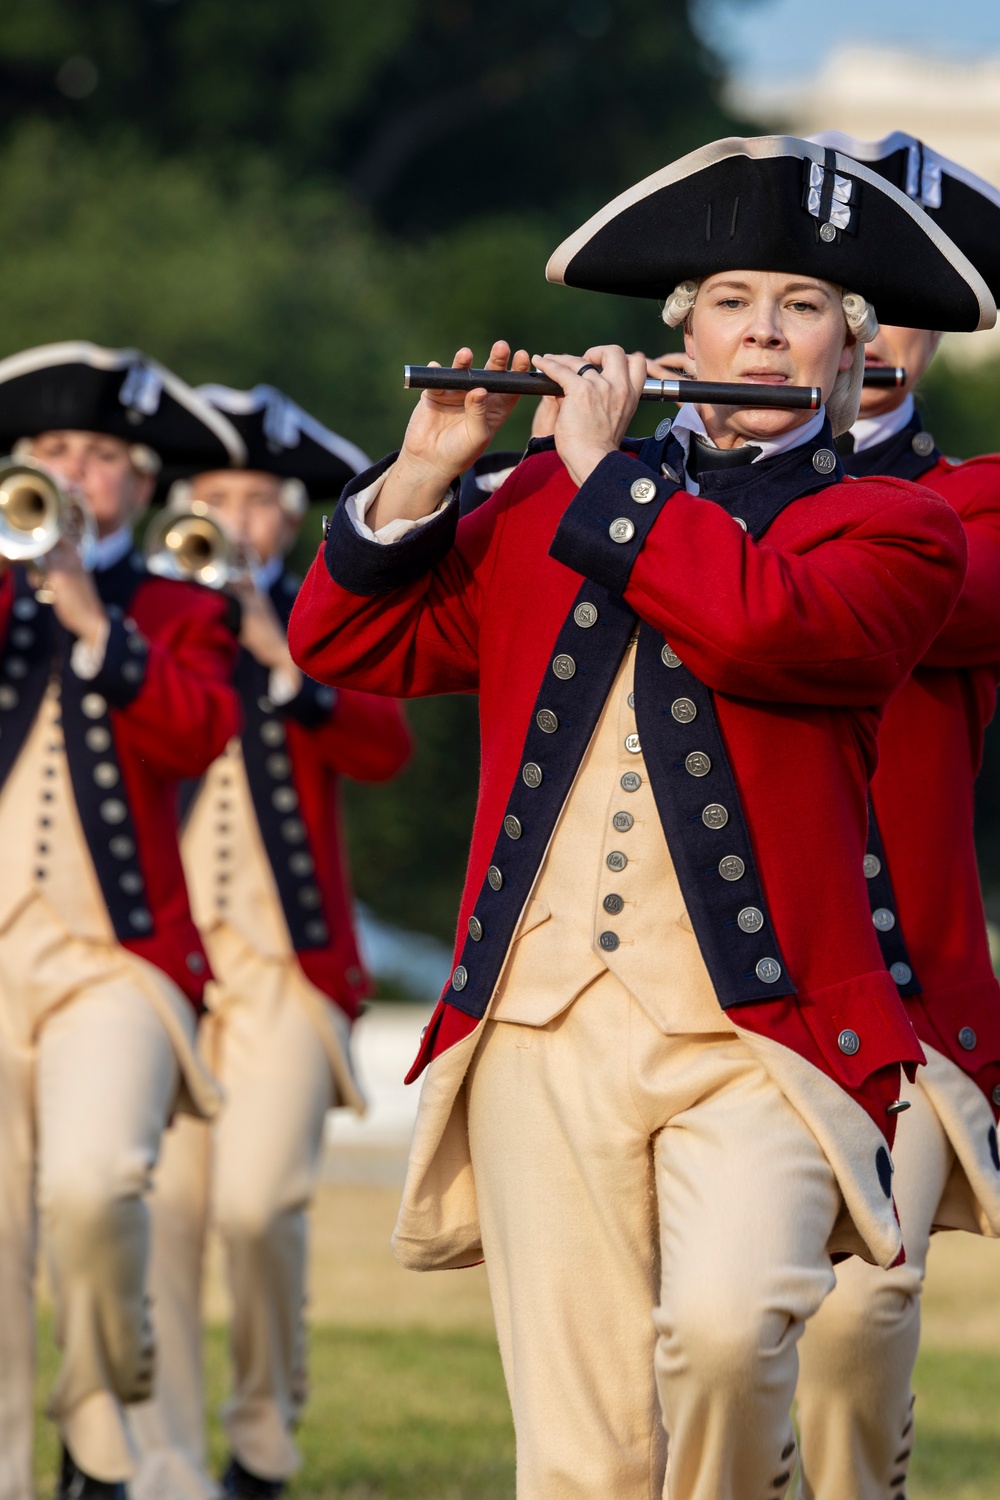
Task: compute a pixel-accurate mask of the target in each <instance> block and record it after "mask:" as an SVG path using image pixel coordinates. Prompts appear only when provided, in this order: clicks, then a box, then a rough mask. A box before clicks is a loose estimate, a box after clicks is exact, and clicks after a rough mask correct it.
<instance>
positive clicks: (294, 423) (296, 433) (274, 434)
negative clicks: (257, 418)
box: [264, 391, 302, 453]
mask: <svg viewBox="0 0 1000 1500" xmlns="http://www.w3.org/2000/svg"><path fill="white" fill-rule="evenodd" d="M301 415H302V413H301V411H300V410H299V408H298V407H297V406H296V405H295V402H294V401H289V399H288V397H287V396H285V395H283V394H282V393H281V391H270V392H268V397H267V405H266V406H265V407H264V437H265V439H266V440H267V448H268V452H269V453H280V452H281V451H282V449H283V448H297V447H298V446H299V443H300V441H301V439H302V429H301V426H300V423H299V418H300V417H301Z"/></svg>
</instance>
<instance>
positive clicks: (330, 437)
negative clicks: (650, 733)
mask: <svg viewBox="0 0 1000 1500" xmlns="http://www.w3.org/2000/svg"><path fill="white" fill-rule="evenodd" d="M196 394H197V395H198V396H200V397H201V399H202V400H203V401H207V402H208V403H209V404H210V405H211V406H212V407H213V408H214V409H215V410H216V411H218V412H221V413H222V414H223V415H224V416H225V417H226V419H227V420H228V421H230V422H231V423H232V424H233V426H234V427H235V428H236V429H237V431H238V432H239V434H240V437H241V438H242V440H243V443H244V446H245V448H246V458H245V459H244V461H243V463H242V464H241V465H240V466H239V467H241V468H245V469H260V470H262V471H263V472H265V473H268V474H276V475H278V477H279V478H282V479H298V480H300V481H301V483H302V484H304V485H305V487H306V490H307V492H308V494H309V496H310V498H311V499H313V500H329V499H333V498H335V497H336V496H338V495H339V494H340V492H341V490H342V489H343V488H344V485H345V484H346V483H347V482H348V480H349V479H353V478H354V476H355V474H360V473H361V472H362V470H363V469H367V468H368V467H369V464H370V462H371V460H370V459H368V458H366V456H365V455H364V453H362V451H361V449H360V448H356V447H355V445H354V444H353V443H350V442H348V440H347V439H346V438H342V437H340V436H338V434H337V433H335V432H331V431H330V429H329V428H328V427H324V426H323V424H322V422H318V421H317V420H316V418H315V417H311V416H310V415H309V413H308V412H306V411H303V410H302V408H301V406H297V405H296V403H295V402H294V401H293V400H292V399H291V397H289V396H286V395H285V394H284V392H283V391H279V390H277V389H276V388H275V387H274V386H273V385H255V386H254V387H253V389H252V390H249V391H238V390H234V389H232V387H230V386H227V385H200V386H198V388H197V392H196Z"/></svg>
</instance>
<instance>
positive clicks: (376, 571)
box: [323, 453, 458, 596]
mask: <svg viewBox="0 0 1000 1500" xmlns="http://www.w3.org/2000/svg"><path fill="white" fill-rule="evenodd" d="M398 456H399V455H398V454H396V453H390V455H389V457H388V458H383V459H382V460H381V461H380V462H379V463H377V464H375V465H373V467H372V468H370V469H366V470H365V472H364V473H363V474H358V475H356V476H355V478H354V479H352V480H351V482H350V484H348V485H347V487H346V488H345V490H344V493H343V494H342V496H341V497H340V504H339V505H338V506H337V509H336V510H335V511H334V513H333V515H332V516H331V518H330V523H329V526H328V527H327V532H326V545H325V547H324V549H323V557H324V560H325V562H326V569H327V572H328V573H329V575H330V577H331V578H332V579H333V581H334V583H336V584H339V586H340V587H341V588H342V589H347V591H348V593H351V594H364V595H368V596H370V595H373V594H389V593H391V592H392V591H393V589H401V588H405V587H406V586H407V584H410V583H414V582H415V581H416V580H417V579H418V578H422V577H423V575H424V574H425V573H429V572H430V571H431V569H432V568H435V567H436V566H437V564H438V563H439V562H441V561H442V559H443V558H445V557H447V555H448V553H449V552H450V551H451V549H452V547H453V545H454V542H455V531H456V528H457V526H458V503H457V496H458V481H457V480H456V481H455V483H454V484H453V486H452V489H451V494H450V496H449V502H448V507H447V509H446V510H444V511H442V513H441V514H440V515H439V516H435V518H434V519H433V521H428V522H427V523H426V525H423V526H417V527H415V528H414V529H413V531H411V532H410V534H409V535H408V536H405V537H403V539H402V541H399V542H387V543H383V542H371V541H369V540H368V538H367V537H363V536H360V535H359V534H358V532H357V530H356V529H355V526H354V522H353V521H352V520H351V518H350V516H349V515H348V514H347V505H346V501H348V500H349V499H350V498H351V496H352V495H356V494H358V493H359V491H361V490H366V489H367V488H368V486H369V485H370V484H373V483H374V481H375V480H376V479H378V477H379V475H380V474H384V473H385V471H386V469H388V468H389V466H390V464H394V463H395V462H396V459H397V457H398Z"/></svg>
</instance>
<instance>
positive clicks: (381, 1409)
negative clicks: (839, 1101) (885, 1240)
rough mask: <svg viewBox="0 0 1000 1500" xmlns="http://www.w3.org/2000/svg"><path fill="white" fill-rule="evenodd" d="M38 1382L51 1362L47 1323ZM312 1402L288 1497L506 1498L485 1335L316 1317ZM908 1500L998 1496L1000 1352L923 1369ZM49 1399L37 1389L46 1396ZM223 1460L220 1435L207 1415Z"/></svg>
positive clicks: (44, 1473) (508, 1464)
mask: <svg viewBox="0 0 1000 1500" xmlns="http://www.w3.org/2000/svg"><path fill="white" fill-rule="evenodd" d="M207 1359H208V1381H209V1390H210V1396H211V1405H212V1411H213V1413H214V1411H215V1410H217V1408H218V1406H219V1404H220V1403H221V1401H222V1399H223V1396H224V1391H225V1336H224V1334H223V1332H222V1330H221V1329H218V1328H212V1329H210V1330H209V1333H208V1339H207ZM40 1367H41V1368H40V1382H39V1383H40V1388H42V1389H44V1388H46V1387H47V1384H48V1382H50V1381H51V1378H52V1376H53V1373H54V1367H55V1358H54V1354H53V1351H52V1348H51V1338H50V1334H49V1331H48V1329H47V1328H46V1327H43V1329H42V1347H41V1349H40ZM311 1371H312V1388H313V1391H312V1399H311V1401H310V1403H309V1406H308V1408H307V1411H306V1417H305V1421H304V1423H303V1427H302V1430H301V1433H300V1435H299V1437H300V1443H301V1447H302V1451H303V1454H304V1456H305V1464H304V1467H303V1469H302V1471H301V1473H300V1474H299V1475H298V1477H297V1478H296V1480H295V1482H294V1485H293V1487H292V1493H293V1497H294V1500H306V1497H312V1496H317V1497H318V1496H323V1497H324V1500H510V1497H511V1496H512V1495H513V1493H514V1439H513V1433H512V1431H511V1425H510V1413H509V1409H508V1406H507V1397H506V1394H505V1392H504V1387H503V1377H502V1375H501V1371H500V1360H499V1357H498V1355H497V1351H496V1345H495V1343H494V1341H493V1339H492V1338H491V1337H489V1336H488V1335H486V1334H483V1333H473V1332H469V1333H466V1332H459V1333H452V1332H447V1333H435V1332H428V1331H425V1330H420V1329H404V1330H401V1331H398V1332H397V1331H393V1330H388V1329H381V1328H380V1329H372V1330H366V1329H353V1328H352V1329H344V1328H335V1327H318V1328H316V1329H314V1331H313V1336H312V1355H311ZM916 1385H917V1447H916V1452H915V1454H914V1462H913V1467H912V1471H911V1478H910V1486H909V1496H910V1500H995V1497H996V1496H997V1494H998V1493H1000V1352H998V1353H997V1354H996V1355H994V1354H988V1353H983V1352H981V1351H959V1352H952V1351H948V1352H944V1351H939V1350H927V1351H925V1352H924V1353H923V1354H922V1355H921V1359H920V1364H919V1367H918V1371H917V1382H916ZM40 1400H41V1398H40ZM211 1448H212V1458H213V1462H214V1464H215V1465H216V1466H218V1464H219V1463H220V1461H221V1460H222V1457H223V1452H224V1444H223V1439H222V1434H221V1432H220V1430H219V1427H218V1423H217V1422H216V1421H215V1420H214V1419H213V1421H212V1424H211ZM37 1451H38V1463H37V1482H38V1495H39V1500H46V1497H47V1496H49V1495H51V1494H52V1492H53V1488H54V1478H55V1464H56V1439H55V1435H54V1433H53V1430H52V1426H51V1423H48V1422H45V1421H44V1420H42V1419H40V1420H39V1424H38V1448H37Z"/></svg>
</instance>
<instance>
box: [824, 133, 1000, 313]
mask: <svg viewBox="0 0 1000 1500" xmlns="http://www.w3.org/2000/svg"><path fill="white" fill-rule="evenodd" d="M809 139H810V140H811V141H815V143H816V144H817V145H818V146H828V147H832V149H833V150H834V151H839V152H840V153H841V154H842V155H843V156H850V157H852V158H853V159H854V161H857V162H860V163H861V164H862V166H865V167H868V168H870V169H871V170H872V171H873V172H877V173H878V174H879V176H880V177H884V178H885V179H886V181H887V182H891V183H892V184H893V186H894V187H897V188H898V189H899V191H900V192H901V193H905V194H906V196H907V197H908V198H910V199H912V201H913V202H914V203H918V204H919V205H920V207H921V208H922V209H923V210H924V213H926V214H928V215H929V216H930V218H932V219H933V220H934V222H935V224H937V225H938V227H939V228H941V229H943V230H944V232H945V234H946V235H947V236H948V238H949V239H950V240H953V241H954V242H955V244H956V245H957V246H958V248H959V249H960V250H961V251H962V253H963V255H967V256H968V257H969V259H970V260H971V261H972V264H973V265H974V266H975V268H976V270H977V271H978V272H979V274H980V275H981V276H982V278H983V280H984V281H985V282H986V285H987V286H988V287H989V289H990V291H991V292H992V293H993V296H994V299H995V298H997V297H998V296H1000V190H998V189H997V188H995V187H994V186H993V184H992V183H990V182H987V181H986V180H985V178H983V177H977V176H976V174H975V172H970V171H969V169H968V167H963V166H960V165H959V163H958V162H954V161H950V160H949V158H948V157H947V156H942V155H941V153H940V151H935V150H934V148H933V146H928V145H927V144H926V143H925V142H924V141H920V140H918V139H917V137H916V136H915V135H907V134H906V133H905V132H904V131H902V130H894V131H893V132H892V134H891V135H887V136H883V138H882V139H881V140H880V141H859V140H856V139H855V138H854V136H850V135H843V134H842V133H841V132H840V131H839V130H822V131H820V132H819V134H818V135H813V136H810V137H809ZM890 321H892V320H891V319H889V318H886V322H890ZM911 326H918V325H911ZM919 326H921V327H930V326H931V325H930V324H921V325H919ZM935 326H936V325H935Z"/></svg>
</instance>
